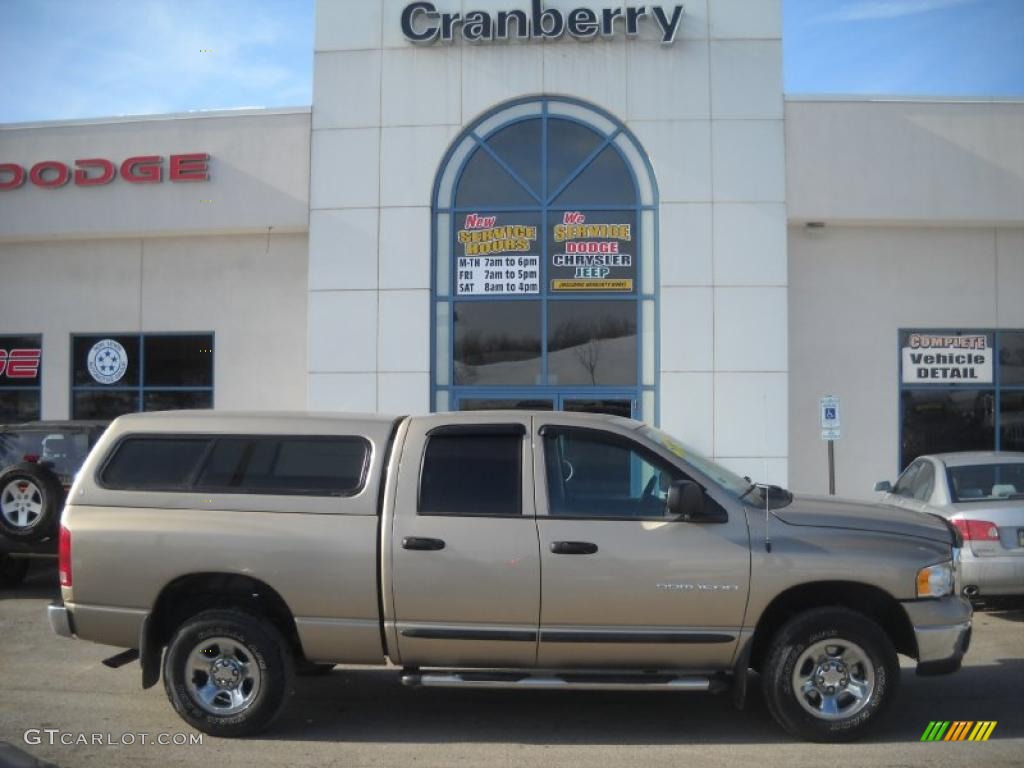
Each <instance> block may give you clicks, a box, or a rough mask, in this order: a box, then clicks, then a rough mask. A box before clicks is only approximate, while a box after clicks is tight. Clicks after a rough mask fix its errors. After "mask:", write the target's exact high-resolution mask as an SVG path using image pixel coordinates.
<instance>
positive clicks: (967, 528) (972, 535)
mask: <svg viewBox="0 0 1024 768" xmlns="http://www.w3.org/2000/svg"><path fill="white" fill-rule="evenodd" d="M953 525H955V526H956V527H957V528H959V529H960V533H962V534H963V535H964V541H999V528H997V527H996V524H995V523H990V522H988V521H987V520H963V519H959V520H953Z"/></svg>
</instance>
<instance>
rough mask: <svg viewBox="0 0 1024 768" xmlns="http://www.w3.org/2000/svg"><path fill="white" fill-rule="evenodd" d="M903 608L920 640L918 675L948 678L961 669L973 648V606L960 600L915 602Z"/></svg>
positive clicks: (906, 604) (950, 597)
mask: <svg viewBox="0 0 1024 768" xmlns="http://www.w3.org/2000/svg"><path fill="white" fill-rule="evenodd" d="M903 608H904V610H906V612H907V616H908V617H909V618H910V623H911V625H912V626H913V627H914V637H915V638H916V640H917V674H919V675H945V674H949V673H950V672H956V671H957V670H958V669H960V665H961V663H962V662H963V658H964V655H965V654H966V653H967V649H968V648H969V647H970V645H971V616H972V611H971V604H970V602H969V601H968V600H965V599H964V598H962V597H959V596H952V595H951V596H949V597H944V598H941V599H939V600H912V601H907V602H905V603H903Z"/></svg>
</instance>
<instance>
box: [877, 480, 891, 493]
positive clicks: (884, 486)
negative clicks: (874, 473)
mask: <svg viewBox="0 0 1024 768" xmlns="http://www.w3.org/2000/svg"><path fill="white" fill-rule="evenodd" d="M875 490H876V491H878V492H879V493H889V492H891V491H892V483H890V482H889V481H888V480H879V481H878V482H877V483H875Z"/></svg>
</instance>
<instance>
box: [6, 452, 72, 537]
mask: <svg viewBox="0 0 1024 768" xmlns="http://www.w3.org/2000/svg"><path fill="white" fill-rule="evenodd" d="M21 492H24V493H25V494H27V497H26V498H24V499H21V498H18V494H19V493H21ZM22 500H24V501H25V502H26V503H28V504H30V506H31V508H32V509H31V511H30V510H29V509H27V508H26V509H25V510H24V512H23V513H22V512H21V511H19V510H18V504H19V503H20V502H21V501H22ZM63 506H64V486H62V485H61V484H60V481H59V480H58V479H57V476H56V475H54V474H53V472H51V471H50V470H48V469H46V468H45V467H40V466H39V465H38V464H29V463H27V462H26V463H24V464H15V465H14V466H13V467H10V468H9V469H6V470H4V471H3V472H2V473H0V533H2V534H3V535H4V536H6V537H7V538H9V539H14V540H16V541H42V540H43V539H48V538H50V537H51V536H53V535H54V534H55V533H56V532H57V524H58V523H59V522H60V513H61V509H62V508H63Z"/></svg>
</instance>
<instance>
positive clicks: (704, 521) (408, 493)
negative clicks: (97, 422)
mask: <svg viewBox="0 0 1024 768" xmlns="http://www.w3.org/2000/svg"><path fill="white" fill-rule="evenodd" d="M961 543H962V540H961V539H960V538H959V535H958V533H957V531H956V529H954V528H952V527H951V526H949V525H948V524H947V523H945V522H944V521H943V520H942V519H940V518H938V517H934V516H931V515H927V514H924V513H922V512H914V511H909V510H901V509H897V508H895V507H885V506H881V505H869V504H859V503H854V502H846V501H836V500H833V499H827V498H814V497H803V498H801V497H794V496H793V495H792V494H790V493H789V492H788V491H785V490H783V489H781V488H778V487H775V486H765V485H758V484H754V483H751V482H750V481H749V480H748V479H746V478H742V477H738V476H737V475H735V474H733V473H732V472H730V471H729V470H727V469H725V468H723V467H721V466H719V465H717V464H715V463H713V462H711V461H709V460H707V459H705V458H703V457H702V456H701V455H700V454H698V453H696V452H694V451H692V450H690V449H689V448H687V447H686V446H685V445H683V444H682V443H680V442H679V441H677V440H675V439H674V438H672V437H670V436H669V435H666V434H664V433H663V432H661V431H659V430H658V429H655V428H653V427H650V426H647V425H644V424H641V423H639V422H636V421H631V420H628V419H623V418H618V417H614V416H600V415H592V414H575V413H560V412H521V411H509V412H499V411H495V412H473V413H445V414H435V415H430V416H417V417H387V416H378V415H358V416H357V415H344V414H283V413H282V414H258V413H219V412H216V411H205V412H201V411H197V412H181V411H179V412H175V413H156V414H152V413H151V414H135V415H129V416H124V417H121V418H119V419H117V420H116V421H115V422H114V423H113V424H112V425H111V426H110V428H109V429H108V430H107V431H106V433H105V434H104V436H103V438H102V439H101V440H100V442H99V443H98V444H97V445H96V446H95V448H94V449H93V450H92V452H91V453H90V455H89V457H88V459H87V460H86V462H85V464H84V466H83V468H82V470H81V472H80V473H79V474H78V476H77V478H76V480H75V482H74V485H73V486H72V488H71V491H70V493H69V496H68V499H67V504H66V506H65V509H64V512H63V516H62V520H61V527H60V534H59V561H60V565H59V574H60V582H61V598H62V599H61V600H60V601H59V602H58V603H55V604H54V605H52V606H50V608H49V614H50V621H51V623H52V625H53V628H54V629H55V631H56V632H57V633H58V634H61V635H64V636H67V637H72V636H77V637H79V638H83V639H86V640H92V641H95V642H97V643H103V644H106V645H113V646H119V647H121V648H124V649H126V650H125V651H124V652H123V653H119V654H118V655H117V656H115V657H113V658H111V659H108V660H107V662H106V663H107V664H108V666H121V665H124V664H126V663H128V662H131V661H135V660H138V661H139V662H140V666H141V677H142V685H143V687H150V686H152V685H154V684H156V683H157V682H158V681H159V679H160V677H161V674H162V676H163V681H164V687H165V689H166V692H167V696H168V698H169V699H170V702H171V704H172V705H173V706H174V708H175V709H176V710H177V712H178V713H179V714H180V715H181V717H182V718H184V720H186V721H187V722H188V723H190V724H191V725H192V726H194V727H195V728H198V729H199V730H202V731H204V732H206V733H210V734H214V735H219V736H240V735H245V734H250V733H253V732H256V731H258V730H261V729H263V728H266V727H267V726H268V725H269V724H270V722H271V721H272V720H273V719H274V717H275V716H276V715H277V714H278V713H279V712H280V711H281V710H282V708H283V707H284V704H285V702H286V700H287V698H288V694H289V693H290V691H291V690H292V686H293V675H294V674H295V673H296V670H299V671H302V670H310V669H315V668H317V667H322V666H324V665H331V664H335V663H344V664H366V665H379V664H383V663H386V662H390V663H392V664H394V665H395V666H396V667H397V671H398V677H399V678H400V680H401V682H402V683H404V684H405V685H408V686H454V687H463V688H508V689H516V688H518V689H526V690H538V689H552V690H569V689H574V690H579V689H606V690H607V689H612V690H620V691H630V690H649V691H653V690H666V691H711V692H715V691H725V690H731V692H732V695H733V697H734V700H735V701H736V703H737V705H738V706H742V702H743V701H744V697H745V694H746V689H747V680H748V676H749V674H750V673H751V671H752V670H753V671H755V672H757V673H759V674H760V677H761V687H762V689H763V692H764V696H765V699H766V701H767V706H768V709H769V710H770V711H771V713H772V715H773V716H774V718H775V719H776V720H777V721H778V723H779V724H780V725H781V726H782V727H783V728H784V729H786V730H787V731H789V732H790V733H791V734H793V735H795V736H798V737H800V738H804V739H809V740H814V741H841V740H848V739H852V738H856V737H857V736H860V735H861V734H862V733H864V731H865V730H866V729H868V728H869V727H870V726H871V725H872V724H873V723H874V722H876V721H877V720H878V718H879V716H880V714H881V713H882V712H883V710H884V709H886V707H887V706H888V705H889V704H890V703H891V702H892V700H893V698H894V697H895V696H896V692H897V686H898V683H899V672H900V670H899V665H898V662H897V654H898V653H899V654H904V655H906V656H909V657H912V658H914V659H916V661H917V672H918V674H941V673H948V672H953V671H955V670H957V669H959V667H960V664H961V659H962V657H963V655H964V653H965V652H966V650H967V647H968V644H969V642H970V636H971V607H970V604H969V602H968V601H967V600H966V599H964V598H963V597H961V596H960V594H959V586H960V585H959V583H958V577H957V560H958V553H959V547H960V545H961Z"/></svg>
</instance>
